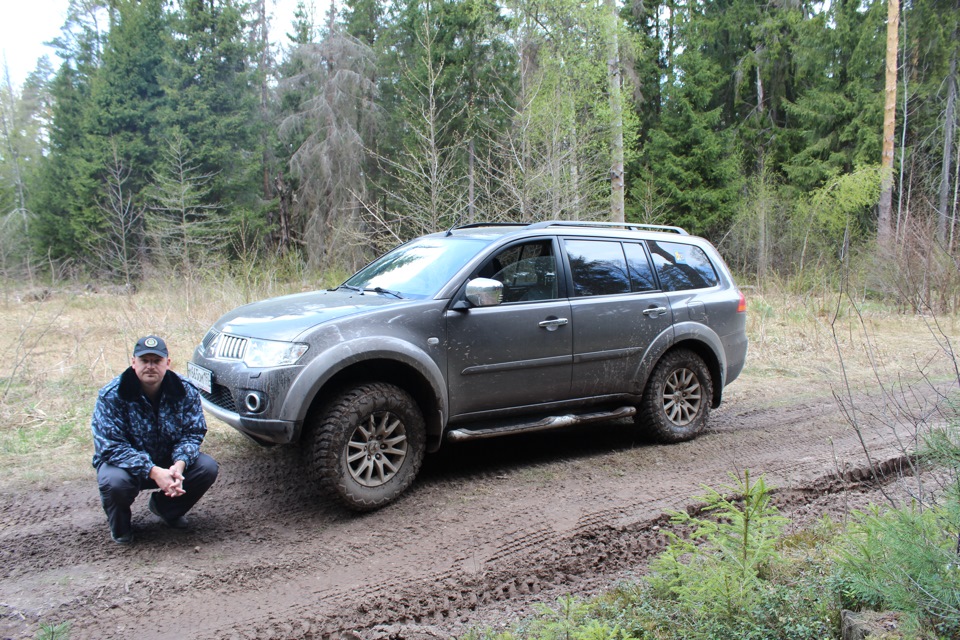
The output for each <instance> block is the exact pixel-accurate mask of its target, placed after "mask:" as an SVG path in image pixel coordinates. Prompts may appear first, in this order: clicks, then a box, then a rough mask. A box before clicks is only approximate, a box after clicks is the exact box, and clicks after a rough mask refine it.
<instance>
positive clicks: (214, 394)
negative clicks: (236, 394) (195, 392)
mask: <svg viewBox="0 0 960 640" xmlns="http://www.w3.org/2000/svg"><path fill="white" fill-rule="evenodd" d="M200 393H201V394H202V395H203V397H204V398H206V399H207V401H208V402H211V403H213V404H215V405H217V406H218V407H220V408H221V409H225V410H226V411H232V412H233V413H237V405H236V403H235V402H234V401H233V396H232V395H231V394H230V390H229V389H227V388H226V387H225V386H223V385H222V384H216V383H214V384H213V387H212V389H211V392H210V393H207V392H206V391H201V392H200Z"/></svg>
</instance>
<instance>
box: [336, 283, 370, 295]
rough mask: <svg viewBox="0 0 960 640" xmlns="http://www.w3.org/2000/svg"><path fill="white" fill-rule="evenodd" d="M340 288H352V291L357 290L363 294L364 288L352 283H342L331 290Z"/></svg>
mask: <svg viewBox="0 0 960 640" xmlns="http://www.w3.org/2000/svg"><path fill="white" fill-rule="evenodd" d="M340 289H350V291H356V292H357V293H359V294H361V295H363V289H361V288H360V287H355V286H353V285H350V284H341V285H340V286H338V287H334V288H333V289H330V291H339V290H340Z"/></svg>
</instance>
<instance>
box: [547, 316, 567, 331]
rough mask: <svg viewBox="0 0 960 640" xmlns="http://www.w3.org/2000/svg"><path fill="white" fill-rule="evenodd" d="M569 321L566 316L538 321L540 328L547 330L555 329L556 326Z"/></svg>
mask: <svg viewBox="0 0 960 640" xmlns="http://www.w3.org/2000/svg"><path fill="white" fill-rule="evenodd" d="M568 322H570V321H569V320H567V319H566V318H551V319H549V320H543V321H541V322H540V328H541V329H546V330H547V331H555V330H556V329H557V327H562V326H563V325H565V324H567V323H568Z"/></svg>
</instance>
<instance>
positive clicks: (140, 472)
mask: <svg viewBox="0 0 960 640" xmlns="http://www.w3.org/2000/svg"><path fill="white" fill-rule="evenodd" d="M169 366H170V357H169V354H168V353H167V345H166V343H164V341H163V340H162V339H161V338H158V337H157V336H146V337H144V338H140V340H138V341H137V344H136V345H135V346H134V348H133V359H132V362H131V366H130V367H129V368H128V369H127V370H126V371H124V372H123V373H122V374H120V375H119V376H117V377H116V378H114V379H113V380H112V381H111V382H110V383H109V384H108V385H106V386H105V387H103V388H102V389H100V394H99V396H98V397H97V406H96V408H95V409H94V412H93V422H92V424H91V427H92V429H93V444H94V454H93V466H94V467H96V469H97V483H98V484H99V485H100V500H101V501H102V502H103V510H104V511H105V512H106V514H107V521H108V522H109V524H110V533H111V535H112V537H113V539H114V541H116V542H118V543H120V544H130V543H131V542H133V527H132V526H131V524H130V506H131V505H132V504H133V501H134V499H135V498H136V497H137V494H139V493H140V492H141V491H143V490H145V489H157V491H154V492H153V494H152V495H151V496H150V503H149V508H150V511H152V512H153V513H154V515H156V516H158V517H159V518H160V519H161V520H163V521H164V522H165V523H166V524H167V525H169V526H171V527H174V528H177V529H182V528H185V527H186V526H187V525H188V523H187V519H186V517H185V514H186V513H187V512H188V511H189V510H190V509H191V507H193V505H195V504H196V503H197V501H198V500H199V499H200V498H201V497H203V494H204V493H206V491H207V489H209V488H210V487H211V486H212V485H213V483H214V481H215V480H216V479H217V473H218V471H219V466H218V465H217V463H216V461H215V460H214V459H213V458H211V457H210V456H208V455H207V454H205V453H200V444H201V443H202V442H203V437H204V435H206V433H207V424H206V422H205V421H204V419H203V409H202V408H201V405H200V394H199V392H198V391H197V390H196V389H194V388H193V386H192V385H190V384H189V383H187V382H185V381H184V380H183V379H182V378H181V377H180V376H179V375H177V374H176V373H174V372H173V371H170V370H169Z"/></svg>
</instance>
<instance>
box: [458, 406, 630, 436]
mask: <svg viewBox="0 0 960 640" xmlns="http://www.w3.org/2000/svg"><path fill="white" fill-rule="evenodd" d="M636 413H637V408H636V407H620V408H618V409H613V410H611V411H598V412H596V413H583V414H579V415H575V414H569V415H565V416H547V417H546V418H543V419H541V420H537V421H536V422H521V423H516V424H507V425H501V426H498V427H488V428H486V429H466V428H461V429H454V430H452V431H448V432H447V435H446V438H447V440H450V441H451V442H463V441H465V440H479V439H481V438H496V437H498V436H506V435H513V434H515V433H532V432H534V431H545V430H547V429H556V428H557V427H569V426H572V425H575V424H587V423H588V422H601V421H604V420H618V419H620V418H629V417H631V416H634V415H636Z"/></svg>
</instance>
